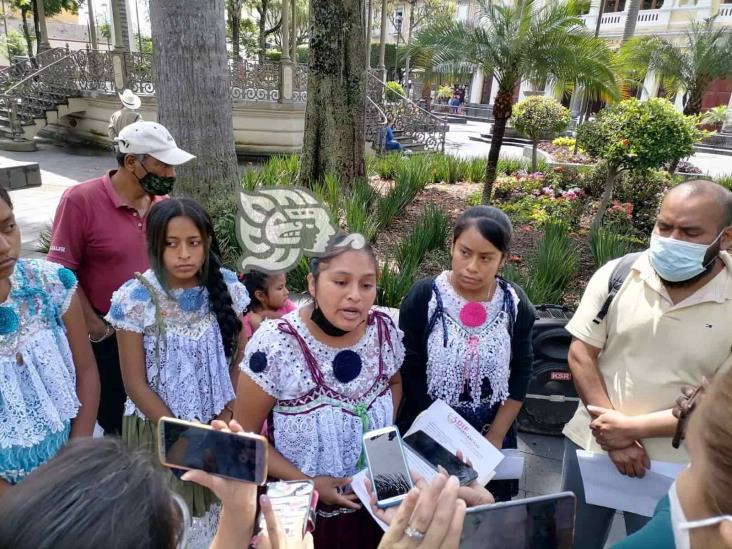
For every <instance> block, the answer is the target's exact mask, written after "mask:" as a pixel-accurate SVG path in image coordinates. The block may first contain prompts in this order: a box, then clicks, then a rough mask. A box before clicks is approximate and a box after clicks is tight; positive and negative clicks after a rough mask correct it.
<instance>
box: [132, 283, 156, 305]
mask: <svg viewBox="0 0 732 549" xmlns="http://www.w3.org/2000/svg"><path fill="white" fill-rule="evenodd" d="M130 297H131V298H132V299H134V300H135V301H150V299H152V298H151V297H150V292H149V291H148V290H147V288H145V286H138V287H137V288H135V289H134V290H132V291H131V292H130Z"/></svg>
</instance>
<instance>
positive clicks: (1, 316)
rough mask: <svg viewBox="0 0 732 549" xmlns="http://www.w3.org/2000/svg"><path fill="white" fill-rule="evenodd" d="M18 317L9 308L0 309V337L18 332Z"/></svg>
mask: <svg viewBox="0 0 732 549" xmlns="http://www.w3.org/2000/svg"><path fill="white" fill-rule="evenodd" d="M19 324H20V321H19V320H18V315H17V314H15V311H14V310H13V309H11V308H10V307H0V335H7V334H12V333H13V332H15V331H17V330H18V326H19Z"/></svg>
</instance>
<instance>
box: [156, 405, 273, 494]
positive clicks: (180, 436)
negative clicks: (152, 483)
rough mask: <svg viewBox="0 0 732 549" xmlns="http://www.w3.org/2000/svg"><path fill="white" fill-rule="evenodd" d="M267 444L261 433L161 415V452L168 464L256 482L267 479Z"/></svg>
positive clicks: (164, 462)
mask: <svg viewBox="0 0 732 549" xmlns="http://www.w3.org/2000/svg"><path fill="white" fill-rule="evenodd" d="M268 447H269V445H268V443H267V439H265V438H264V437H263V436H261V435H255V434H253V433H232V432H228V431H218V430H215V429H213V428H211V427H210V426H209V425H204V424H202V423H193V422H190V421H184V420H180V419H175V418H169V417H162V418H160V421H159V422H158V454H159V458H160V462H161V463H162V464H163V465H165V466H166V467H171V468H176V469H184V470H197V469H198V470H202V471H205V472H206V473H209V474H212V475H216V476H220V477H224V478H228V479H232V480H238V481H242V482H249V483H253V484H260V485H261V484H264V483H265V481H266V480H267V452H268Z"/></svg>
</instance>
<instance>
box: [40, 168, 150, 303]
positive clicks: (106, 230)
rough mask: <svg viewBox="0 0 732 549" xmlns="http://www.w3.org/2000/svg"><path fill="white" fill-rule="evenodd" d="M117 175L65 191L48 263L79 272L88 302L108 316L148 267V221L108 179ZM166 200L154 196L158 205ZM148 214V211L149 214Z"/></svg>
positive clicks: (108, 174) (58, 210) (56, 218)
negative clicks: (117, 294) (115, 296)
mask: <svg viewBox="0 0 732 549" xmlns="http://www.w3.org/2000/svg"><path fill="white" fill-rule="evenodd" d="M115 171H116V170H112V171H110V172H109V173H107V174H105V175H104V176H102V177H98V178H96V179H92V180H90V181H86V182H84V183H80V184H78V185H76V186H74V187H70V188H69V189H67V190H66V191H65V192H64V194H63V196H62V197H61V202H59V205H58V208H57V209H56V217H55V219H54V222H53V236H52V238H51V250H50V252H49V254H48V259H49V261H55V262H56V263H60V264H61V265H63V266H65V267H68V268H69V269H71V270H72V271H74V272H75V273H76V276H77V277H78V279H79V284H80V285H81V287H82V289H83V290H84V293H85V294H86V296H87V297H88V298H89V302H90V303H91V305H92V307H94V308H95V309H96V310H97V311H98V312H100V313H102V314H106V313H107V312H108V311H109V306H110V300H111V299H112V293H113V292H114V291H115V290H117V289H118V288H119V287H120V286H121V285H122V284H124V283H125V282H127V281H128V280H129V279H131V278H132V277H133V276H134V274H135V272H144V271H145V270H146V269H148V268H149V262H148V258H147V247H146V245H145V226H146V218H147V214H146V216H145V217H143V218H140V216H139V214H138V213H137V210H135V209H134V208H132V207H131V206H128V205H127V204H126V202H125V201H124V199H123V198H122V197H121V196H119V195H118V194H117V191H116V190H115V189H114V186H113V185H112V180H111V179H110V178H111V176H112V175H114V173H115ZM163 199H164V197H155V200H154V201H155V202H157V201H159V200H163ZM148 212H149V209H148Z"/></svg>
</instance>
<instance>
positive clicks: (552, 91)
mask: <svg viewBox="0 0 732 549" xmlns="http://www.w3.org/2000/svg"><path fill="white" fill-rule="evenodd" d="M559 92H560V89H559V86H557V83H556V82H554V81H553V80H552V81H549V80H548V81H547V83H546V84H545V85H544V96H545V97H551V98H552V99H558V96H559Z"/></svg>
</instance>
